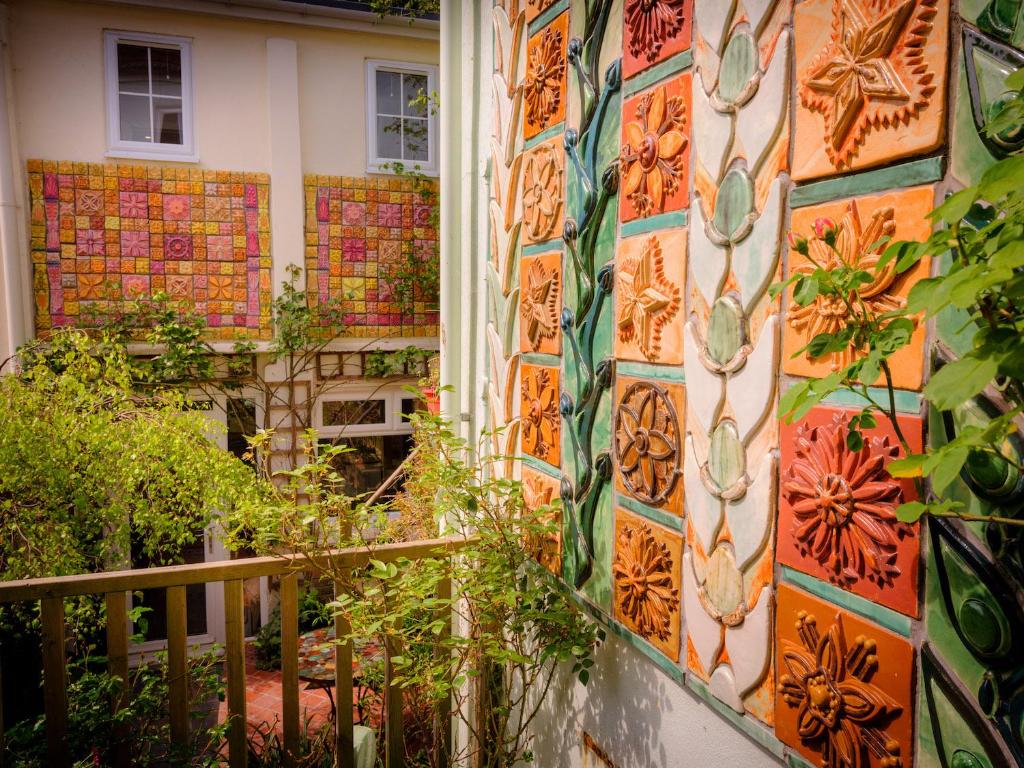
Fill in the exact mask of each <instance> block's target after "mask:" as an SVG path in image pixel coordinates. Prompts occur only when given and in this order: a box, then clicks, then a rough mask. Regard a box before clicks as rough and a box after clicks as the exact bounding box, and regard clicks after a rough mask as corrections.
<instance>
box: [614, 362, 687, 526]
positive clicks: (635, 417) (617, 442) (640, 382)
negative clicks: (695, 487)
mask: <svg viewBox="0 0 1024 768" xmlns="http://www.w3.org/2000/svg"><path fill="white" fill-rule="evenodd" d="M685 408H686V395H685V391H684V388H683V385H682V384H675V383H668V382H662V381H650V380H648V379H636V378H631V377H627V376H617V377H616V381H615V411H614V415H613V419H614V422H613V425H614V426H613V430H614V432H613V436H612V441H613V443H612V448H613V454H614V457H615V487H616V488H617V489H618V490H619V491H620V492H622V493H624V494H627V495H629V496H631V497H633V498H634V499H636V500H637V501H640V502H642V503H644V504H648V505H650V506H652V507H658V508H661V509H664V510H665V511H666V512H670V513H671V514H673V515H680V516H682V514H683V450H684V449H683V429H682V426H683V421H682V420H683V418H684V414H685V413H686V410H685Z"/></svg>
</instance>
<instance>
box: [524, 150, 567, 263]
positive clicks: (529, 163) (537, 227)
mask: <svg viewBox="0 0 1024 768" xmlns="http://www.w3.org/2000/svg"><path fill="white" fill-rule="evenodd" d="M564 216H565V150H563V149H562V142H561V139H560V138H555V139H552V140H551V141H548V142H545V143H543V144H540V145H538V146H536V147H534V148H533V149H532V150H530V151H529V152H528V153H526V156H525V158H524V160H523V235H522V237H523V243H524V244H527V245H528V244H530V243H540V242H545V241H547V240H553V239H554V238H556V237H561V236H562V221H563V219H564Z"/></svg>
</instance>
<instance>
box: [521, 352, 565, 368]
mask: <svg viewBox="0 0 1024 768" xmlns="http://www.w3.org/2000/svg"><path fill="white" fill-rule="evenodd" d="M522 360H523V362H524V363H526V364H527V365H551V366H555V367H558V366H560V365H561V364H562V358H560V357H559V356H558V355H549V354H547V353H545V352H524V353H523V357H522Z"/></svg>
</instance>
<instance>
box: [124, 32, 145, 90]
mask: <svg viewBox="0 0 1024 768" xmlns="http://www.w3.org/2000/svg"><path fill="white" fill-rule="evenodd" d="M117 84H118V88H119V89H120V90H122V91H132V92H133V93H149V48H147V47H146V46H144V45H128V44H127V43H118V44H117Z"/></svg>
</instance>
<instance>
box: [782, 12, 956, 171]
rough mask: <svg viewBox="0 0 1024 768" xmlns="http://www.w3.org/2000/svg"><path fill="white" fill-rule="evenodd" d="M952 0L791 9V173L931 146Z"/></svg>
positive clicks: (938, 124) (941, 110)
mask: <svg viewBox="0 0 1024 768" xmlns="http://www.w3.org/2000/svg"><path fill="white" fill-rule="evenodd" d="M948 19H949V0H899V1H898V2H897V0H806V1H805V2H802V3H798V4H797V5H796V8H795V9H794V20H793V24H794V30H795V34H796V79H797V96H798V98H797V111H796V142H795V146H794V151H793V178H794V179H796V180H798V181H799V180H804V179H812V178H817V177H819V176H828V175H832V174H835V173H839V172H843V171H849V170H856V169H860V168H870V167H872V166H876V165H880V164H882V163H887V162H890V161H892V160H897V159H899V158H904V157H910V156H912V155H918V154H922V153H925V152H930V151H932V150H934V149H936V148H937V147H938V146H939V145H940V144H941V142H942V138H943V135H944V128H945V121H946V118H945V100H946V57H947V55H948V50H947V48H948V41H947V36H948Z"/></svg>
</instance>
